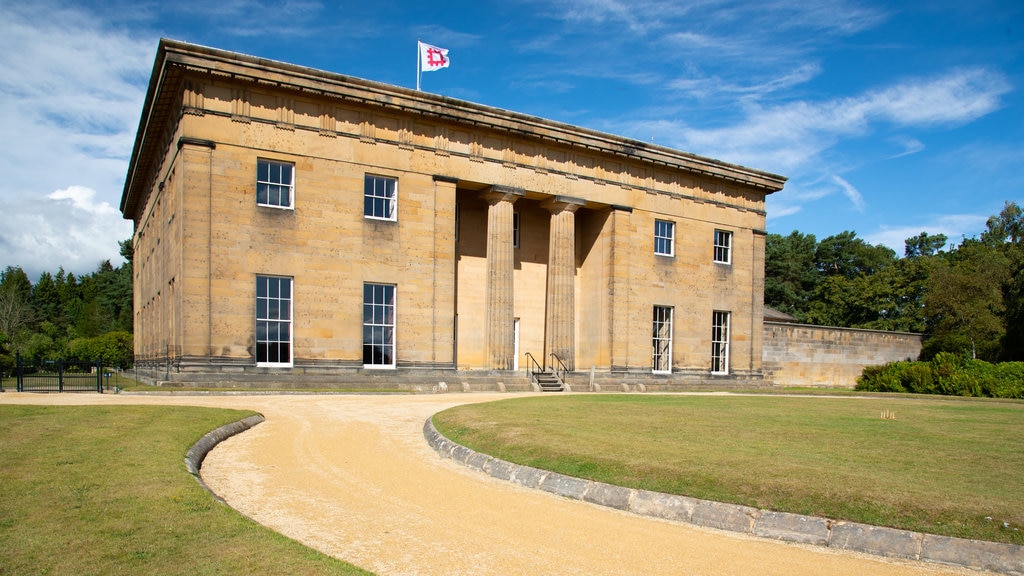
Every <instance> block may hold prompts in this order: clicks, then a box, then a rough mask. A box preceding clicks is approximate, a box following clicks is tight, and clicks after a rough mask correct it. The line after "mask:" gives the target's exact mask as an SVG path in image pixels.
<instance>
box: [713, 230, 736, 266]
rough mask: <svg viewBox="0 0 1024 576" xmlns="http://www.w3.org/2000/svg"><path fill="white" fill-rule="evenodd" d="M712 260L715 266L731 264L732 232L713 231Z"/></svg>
mask: <svg viewBox="0 0 1024 576" xmlns="http://www.w3.org/2000/svg"><path fill="white" fill-rule="evenodd" d="M713 259H714V261H715V263H716V264H732V232H729V231H728V230H715V239H714V256H713Z"/></svg>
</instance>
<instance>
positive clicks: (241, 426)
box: [185, 414, 264, 503]
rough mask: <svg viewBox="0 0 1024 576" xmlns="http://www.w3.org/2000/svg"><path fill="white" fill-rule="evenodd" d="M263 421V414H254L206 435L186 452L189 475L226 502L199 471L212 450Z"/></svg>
mask: <svg viewBox="0 0 1024 576" xmlns="http://www.w3.org/2000/svg"><path fill="white" fill-rule="evenodd" d="M263 420H264V418H263V415H262V414H254V415H252V416H249V417H247V418H242V419H241V420H239V421H237V422H232V423H230V424H225V425H223V426H221V427H220V428H217V429H216V430H213V431H212V432H207V433H206V434H204V435H203V437H202V438H200V439H199V440H198V441H196V443H195V444H193V445H192V447H191V448H189V449H188V451H187V452H185V469H186V470H188V472H189V474H192V476H193V477H194V478H195V479H196V482H199V485H200V486H202V487H203V488H204V489H206V491H207V492H209V493H210V494H211V495H213V497H214V498H216V499H217V500H218V501H219V502H222V503H223V502H224V500H223V499H222V498H221V497H220V496H218V495H217V493H216V492H214V491H213V490H210V487H209V486H207V485H206V482H203V478H202V476H200V475H199V469H200V468H202V466H203V460H205V459H206V455H207V454H209V453H210V450H213V449H214V448H215V447H216V446H217V444H220V443H221V442H223V441H225V440H227V439H228V438H231V437H232V436H234V435H235V434H241V433H242V432H245V431H246V430H248V429H249V428H252V427H253V426H255V425H257V424H259V423H261V422H263Z"/></svg>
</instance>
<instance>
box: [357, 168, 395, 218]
mask: <svg viewBox="0 0 1024 576" xmlns="http://www.w3.org/2000/svg"><path fill="white" fill-rule="evenodd" d="M363 216H365V217H367V218H375V219H378V220H396V219H397V218H398V180H397V179H396V178H388V177H386V176H371V175H370V174H367V175H366V178H365V179H364V180H363Z"/></svg>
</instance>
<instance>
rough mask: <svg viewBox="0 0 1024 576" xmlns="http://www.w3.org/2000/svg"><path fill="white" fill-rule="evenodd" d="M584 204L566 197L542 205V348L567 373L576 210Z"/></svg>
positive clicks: (572, 349)
mask: <svg viewBox="0 0 1024 576" xmlns="http://www.w3.org/2000/svg"><path fill="white" fill-rule="evenodd" d="M584 204H586V201H584V200H581V199H579V198H571V197H569V196H555V197H554V198H552V199H550V200H547V201H546V202H544V203H543V204H542V206H543V207H544V208H546V209H547V210H548V211H550V212H551V234H550V239H549V241H548V300H547V315H546V322H545V324H546V325H545V330H544V347H545V349H546V353H547V354H555V355H556V356H558V358H559V359H560V360H561V361H562V363H563V364H565V366H566V368H568V369H569V370H575V369H576V366H575V364H576V360H575V359H576V315H575V310H576V302H575V294H576V210H577V209H579V207H580V206H583V205H584Z"/></svg>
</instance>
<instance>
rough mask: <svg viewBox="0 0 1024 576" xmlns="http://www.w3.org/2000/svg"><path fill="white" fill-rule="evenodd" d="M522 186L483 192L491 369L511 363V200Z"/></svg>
mask: <svg viewBox="0 0 1024 576" xmlns="http://www.w3.org/2000/svg"><path fill="white" fill-rule="evenodd" d="M523 194H524V193H523V191H522V190H517V189H514V188H506V187H503V186H492V187H491V188H490V189H489V190H488V191H487V192H485V193H484V194H483V199H484V200H486V201H487V203H488V205H489V206H488V207H487V328H486V338H487V341H486V342H485V343H484V358H485V360H486V362H487V364H488V366H487V367H488V368H490V369H492V370H511V369H512V367H513V366H514V365H515V364H514V362H515V333H514V331H515V309H514V304H515V299H514V298H513V276H512V273H513V271H514V270H515V250H514V249H513V246H512V204H513V203H514V202H515V201H516V200H518V199H519V198H520V197H522V196H523Z"/></svg>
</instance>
